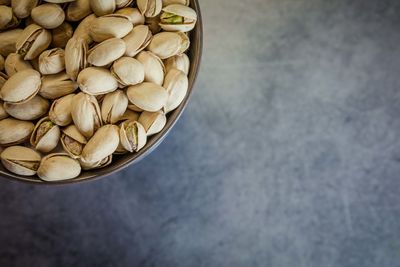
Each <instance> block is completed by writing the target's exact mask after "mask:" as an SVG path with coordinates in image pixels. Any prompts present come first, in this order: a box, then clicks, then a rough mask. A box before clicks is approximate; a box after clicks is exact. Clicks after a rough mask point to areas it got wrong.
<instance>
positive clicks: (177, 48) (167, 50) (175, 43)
mask: <svg viewBox="0 0 400 267" xmlns="http://www.w3.org/2000/svg"><path fill="white" fill-rule="evenodd" d="M189 45H190V40H189V37H187V35H186V34H185V33H182V32H161V33H158V34H156V35H154V37H153V39H152V40H151V42H150V44H149V46H148V50H149V51H151V52H153V53H154V54H156V55H157V56H158V57H160V58H161V59H166V58H169V57H173V56H176V55H180V54H182V53H184V52H185V51H186V50H187V49H188V48H189Z"/></svg>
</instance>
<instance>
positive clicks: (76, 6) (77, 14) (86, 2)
mask: <svg viewBox="0 0 400 267" xmlns="http://www.w3.org/2000/svg"><path fill="white" fill-rule="evenodd" d="M66 13H67V14H66V18H67V20H69V21H79V20H82V19H84V18H85V17H87V16H89V15H90V14H91V13H92V9H91V8H90V0H76V1H73V2H71V3H70V4H69V5H68V8H67V11H66Z"/></svg>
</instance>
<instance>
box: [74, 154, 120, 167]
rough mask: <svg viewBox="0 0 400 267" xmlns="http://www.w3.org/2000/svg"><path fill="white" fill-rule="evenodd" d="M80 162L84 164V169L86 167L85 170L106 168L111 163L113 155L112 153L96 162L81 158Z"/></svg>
mask: <svg viewBox="0 0 400 267" xmlns="http://www.w3.org/2000/svg"><path fill="white" fill-rule="evenodd" d="M79 162H80V164H81V166H82V169H84V170H93V169H100V168H104V167H106V166H108V165H110V164H111V162H112V155H110V156H108V157H106V158H104V159H102V160H99V161H97V162H94V163H91V162H86V161H84V160H82V158H80V159H79Z"/></svg>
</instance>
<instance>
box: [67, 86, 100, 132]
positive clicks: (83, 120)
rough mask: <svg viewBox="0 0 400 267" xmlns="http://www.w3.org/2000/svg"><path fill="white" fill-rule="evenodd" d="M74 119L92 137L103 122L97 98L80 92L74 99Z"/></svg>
mask: <svg viewBox="0 0 400 267" xmlns="http://www.w3.org/2000/svg"><path fill="white" fill-rule="evenodd" d="M71 115H72V120H73V122H74V124H75V126H76V127H77V128H78V129H79V131H80V132H81V133H82V134H83V135H84V136H85V137H86V138H90V137H92V136H93V134H94V133H95V132H96V131H97V129H99V128H100V127H101V126H102V125H103V123H102V121H101V112H100V107H99V104H98V102H97V99H96V98H95V97H94V96H92V95H88V94H85V93H79V94H77V95H76V96H74V98H73V100H72V110H71Z"/></svg>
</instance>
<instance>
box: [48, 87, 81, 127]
mask: <svg viewBox="0 0 400 267" xmlns="http://www.w3.org/2000/svg"><path fill="white" fill-rule="evenodd" d="M74 96H75V95H74V94H69V95H66V96H63V97H61V98H59V99H57V100H55V101H54V102H53V104H52V105H51V107H50V111H49V118H50V120H51V121H52V122H54V123H55V124H57V125H59V126H67V125H69V124H71V122H72V116H71V108H72V99H73V98H74Z"/></svg>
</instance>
